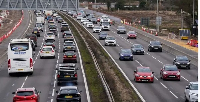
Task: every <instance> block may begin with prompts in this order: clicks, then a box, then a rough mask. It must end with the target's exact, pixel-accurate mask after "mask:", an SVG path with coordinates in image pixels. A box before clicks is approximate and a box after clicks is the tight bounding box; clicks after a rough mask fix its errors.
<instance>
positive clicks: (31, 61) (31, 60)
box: [30, 58, 33, 67]
mask: <svg viewBox="0 0 200 102" xmlns="http://www.w3.org/2000/svg"><path fill="white" fill-rule="evenodd" d="M30 67H33V59H32V58H30Z"/></svg>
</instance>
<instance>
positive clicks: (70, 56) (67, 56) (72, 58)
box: [63, 51, 77, 63]
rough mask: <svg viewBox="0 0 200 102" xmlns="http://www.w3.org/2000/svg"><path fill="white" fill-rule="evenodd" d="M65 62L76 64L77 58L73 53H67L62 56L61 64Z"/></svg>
mask: <svg viewBox="0 0 200 102" xmlns="http://www.w3.org/2000/svg"><path fill="white" fill-rule="evenodd" d="M66 62H74V63H77V57H76V53H75V52H74V51H67V52H65V53H64V54H63V63H66Z"/></svg>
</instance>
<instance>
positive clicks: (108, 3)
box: [107, 0, 111, 11]
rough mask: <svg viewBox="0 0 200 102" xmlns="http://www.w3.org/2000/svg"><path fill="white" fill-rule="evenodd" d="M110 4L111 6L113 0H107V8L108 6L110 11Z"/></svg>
mask: <svg viewBox="0 0 200 102" xmlns="http://www.w3.org/2000/svg"><path fill="white" fill-rule="evenodd" d="M110 6H111V2H110V0H107V8H108V11H109V10H110Z"/></svg>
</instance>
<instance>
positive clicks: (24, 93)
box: [17, 91, 33, 96]
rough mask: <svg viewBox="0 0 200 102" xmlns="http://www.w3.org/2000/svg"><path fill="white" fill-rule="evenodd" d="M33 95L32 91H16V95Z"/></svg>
mask: <svg viewBox="0 0 200 102" xmlns="http://www.w3.org/2000/svg"><path fill="white" fill-rule="evenodd" d="M31 95H33V91H18V92H17V96H31Z"/></svg>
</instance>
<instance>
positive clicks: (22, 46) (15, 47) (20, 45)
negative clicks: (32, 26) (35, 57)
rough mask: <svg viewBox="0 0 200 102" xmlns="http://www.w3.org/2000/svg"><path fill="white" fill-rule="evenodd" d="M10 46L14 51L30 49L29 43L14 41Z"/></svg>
mask: <svg viewBox="0 0 200 102" xmlns="http://www.w3.org/2000/svg"><path fill="white" fill-rule="evenodd" d="M10 48H11V50H12V51H26V50H28V49H29V44H28V43H13V44H10Z"/></svg>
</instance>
